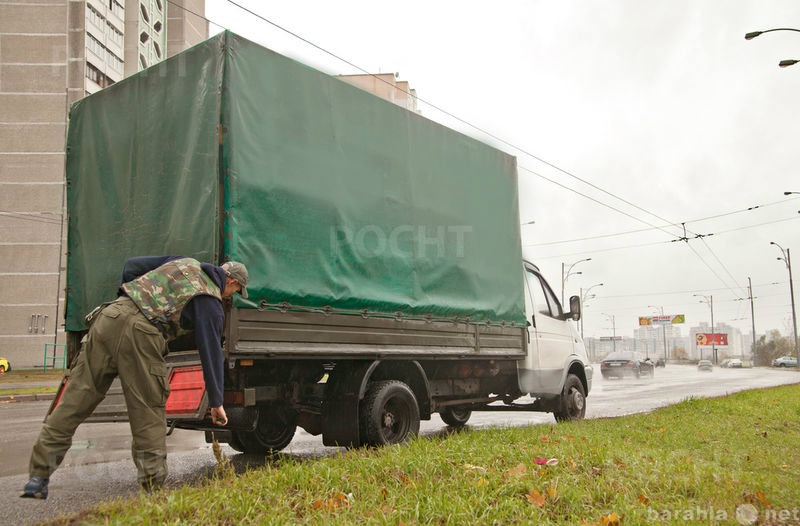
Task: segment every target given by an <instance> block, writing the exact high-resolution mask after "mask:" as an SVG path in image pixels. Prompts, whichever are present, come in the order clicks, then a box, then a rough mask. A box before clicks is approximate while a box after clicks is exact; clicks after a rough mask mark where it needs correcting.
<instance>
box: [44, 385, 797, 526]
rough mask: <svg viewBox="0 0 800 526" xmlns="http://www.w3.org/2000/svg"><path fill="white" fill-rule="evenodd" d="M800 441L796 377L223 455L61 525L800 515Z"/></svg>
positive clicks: (755, 520)
mask: <svg viewBox="0 0 800 526" xmlns="http://www.w3.org/2000/svg"><path fill="white" fill-rule="evenodd" d="M798 444H800V386H797V385H795V386H784V387H778V388H772V389H766V390H755V391H747V392H742V393H737V394H734V395H731V396H728V397H724V398H717V399H689V400H686V401H684V402H682V403H680V404H677V405H674V406H671V407H667V408H664V409H660V410H657V411H654V412H652V413H649V414H640V415H632V416H627V417H621V418H614V419H597V420H587V421H584V422H578V423H570V424H559V425H552V426H551V425H539V426H532V427H526V428H504V429H483V430H469V429H467V430H464V431H462V432H459V433H453V434H451V435H449V436H443V437H435V438H419V439H416V440H414V441H412V442H411V443H409V444H407V445H403V446H397V447H387V448H383V449H378V450H368V449H358V450H352V451H348V452H346V453H342V454H338V455H335V456H332V457H327V458H323V459H317V460H300V459H297V458H295V457H293V456H291V455H288V454H285V455H277V456H276V457H275V458H273V459H272V460H270V461H268V462H267V464H266V465H265V466H262V467H259V468H254V469H250V470H247V471H246V472H245V473H243V474H239V475H237V474H235V473H234V472H233V469H232V468H231V465H230V464H229V462H228V461H227V460H226V459H224V458H223V459H221V462H220V463H219V465H218V467H217V469H216V472H215V474H214V475H213V476H212V477H211V478H210V479H209V480H207V481H205V482H203V483H202V484H200V485H197V486H191V487H190V486H186V487H182V488H179V489H175V490H169V491H163V492H160V493H157V494H155V495H152V496H147V495H141V496H138V497H134V498H132V499H128V500H118V501H113V502H108V503H104V504H102V505H100V506H97V507H95V508H93V509H91V510H88V511H86V512H84V513H82V514H81V515H80V516H78V517H73V518H71V519H66V520H62V521H56V522H52V523H51V524H53V525H55V524H137V525H162V524H221V525H239V524H259V525H261V524H275V525H277V524H325V525H328V524H339V525H349V524H363V523H368V524H389V525H410V524H436V525H439V524H448V525H450V524H465V525H466V524H503V525H506V524H553V525H556V524H557V525H563V524H572V525H603V526H609V525H610V526H615V525H630V524H654V523H655V524H684V525H685V524H800V510H798V508H800V493H799V492H798V490H797V480H798V478H800V453H798ZM551 459H555V460H551ZM548 460H550V463H549V465H548V464H547V463H546V461H548ZM737 513H738V515H737ZM742 521H744V522H742Z"/></svg>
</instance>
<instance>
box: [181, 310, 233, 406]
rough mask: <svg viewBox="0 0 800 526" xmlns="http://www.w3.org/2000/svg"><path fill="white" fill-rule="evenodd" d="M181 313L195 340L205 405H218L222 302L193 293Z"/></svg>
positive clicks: (221, 365) (222, 369)
mask: <svg viewBox="0 0 800 526" xmlns="http://www.w3.org/2000/svg"><path fill="white" fill-rule="evenodd" d="M187 311H188V312H187ZM184 315H185V316H187V317H188V318H189V320H190V321H191V323H192V330H193V331H194V338H195V343H196V344H197V350H198V351H199V352H200V362H201V363H202V364H203V379H204V380H205V382H206V392H207V393H208V404H209V406H210V407H211V408H217V407H222V390H223V386H224V376H223V374H224V368H223V365H224V364H223V360H222V326H223V321H224V319H225V313H224V311H223V310H222V302H221V301H220V300H218V299H217V298H215V297H213V296H195V297H194V299H192V300H191V301H190V302H189V303H188V304H187V305H186V309H185V310H184ZM223 414H224V413H223Z"/></svg>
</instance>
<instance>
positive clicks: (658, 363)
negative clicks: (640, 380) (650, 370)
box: [656, 358, 667, 367]
mask: <svg viewBox="0 0 800 526" xmlns="http://www.w3.org/2000/svg"><path fill="white" fill-rule="evenodd" d="M666 366H667V362H666V361H665V360H664V358H659V359H657V360H656V367H666Z"/></svg>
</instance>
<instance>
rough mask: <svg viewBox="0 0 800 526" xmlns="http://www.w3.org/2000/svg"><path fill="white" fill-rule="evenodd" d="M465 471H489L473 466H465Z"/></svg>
mask: <svg viewBox="0 0 800 526" xmlns="http://www.w3.org/2000/svg"><path fill="white" fill-rule="evenodd" d="M464 469H466V470H468V471H488V470H487V469H486V468H484V467H482V466H473V465H472V464H464Z"/></svg>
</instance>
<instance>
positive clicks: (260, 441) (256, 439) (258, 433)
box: [229, 408, 297, 455]
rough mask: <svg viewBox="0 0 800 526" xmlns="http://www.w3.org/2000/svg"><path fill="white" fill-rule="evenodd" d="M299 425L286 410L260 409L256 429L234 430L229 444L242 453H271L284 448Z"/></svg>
mask: <svg viewBox="0 0 800 526" xmlns="http://www.w3.org/2000/svg"><path fill="white" fill-rule="evenodd" d="M296 430H297V425H296V424H295V423H294V419H293V418H291V416H290V415H289V414H288V413H287V412H286V411H284V410H276V409H264V408H262V409H260V410H259V415H258V424H257V425H256V430H255V431H234V432H233V437H232V440H231V441H230V443H229V445H230V446H231V447H232V448H233V449H235V450H236V451H239V452H240V453H255V454H259V455H269V454H272V453H277V452H278V451H280V450H282V449H283V448H285V447H286V446H288V445H289V443H290V442H291V441H292V438H294V433H295V431H296Z"/></svg>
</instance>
